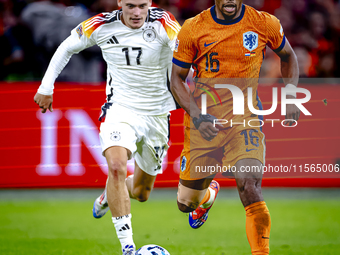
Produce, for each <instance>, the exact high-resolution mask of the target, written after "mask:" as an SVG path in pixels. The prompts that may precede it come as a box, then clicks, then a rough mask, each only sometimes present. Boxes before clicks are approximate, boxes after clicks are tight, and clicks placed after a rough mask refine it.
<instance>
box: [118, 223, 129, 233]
mask: <svg viewBox="0 0 340 255" xmlns="http://www.w3.org/2000/svg"><path fill="white" fill-rule="evenodd" d="M129 229H130V227H129V225H128V224H125V225H124V226H123V227H121V228H120V229H119V231H123V230H129Z"/></svg>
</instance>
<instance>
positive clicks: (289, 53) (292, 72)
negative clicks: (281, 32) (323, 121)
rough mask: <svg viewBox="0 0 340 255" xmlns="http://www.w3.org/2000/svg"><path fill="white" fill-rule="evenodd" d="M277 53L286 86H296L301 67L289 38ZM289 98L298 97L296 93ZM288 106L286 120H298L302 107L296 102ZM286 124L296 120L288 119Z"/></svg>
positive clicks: (291, 123)
mask: <svg viewBox="0 0 340 255" xmlns="http://www.w3.org/2000/svg"><path fill="white" fill-rule="evenodd" d="M276 54H277V55H278V56H279V57H280V60H281V74H282V79H283V82H284V83H285V84H286V87H287V86H288V87H290V86H295V87H296V86H297V84H298V82H299V67H298V62H297V57H296V55H295V52H294V50H293V48H292V46H291V45H290V43H289V41H288V40H287V39H286V42H285V45H284V47H283V48H282V50H280V51H279V52H276ZM287 98H288V99H292V98H296V95H287ZM286 107H287V108H286V120H288V119H293V120H296V121H297V120H298V119H299V117H300V109H299V108H298V107H297V106H296V105H295V104H287V106H286ZM286 124H288V125H290V126H291V125H293V124H294V122H293V121H286Z"/></svg>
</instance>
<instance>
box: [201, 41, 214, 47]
mask: <svg viewBox="0 0 340 255" xmlns="http://www.w3.org/2000/svg"><path fill="white" fill-rule="evenodd" d="M215 42H217V41H215ZM215 42H212V43H209V44H207V43H206V42H205V43H204V47H208V46H210V45H212V44H214V43H215Z"/></svg>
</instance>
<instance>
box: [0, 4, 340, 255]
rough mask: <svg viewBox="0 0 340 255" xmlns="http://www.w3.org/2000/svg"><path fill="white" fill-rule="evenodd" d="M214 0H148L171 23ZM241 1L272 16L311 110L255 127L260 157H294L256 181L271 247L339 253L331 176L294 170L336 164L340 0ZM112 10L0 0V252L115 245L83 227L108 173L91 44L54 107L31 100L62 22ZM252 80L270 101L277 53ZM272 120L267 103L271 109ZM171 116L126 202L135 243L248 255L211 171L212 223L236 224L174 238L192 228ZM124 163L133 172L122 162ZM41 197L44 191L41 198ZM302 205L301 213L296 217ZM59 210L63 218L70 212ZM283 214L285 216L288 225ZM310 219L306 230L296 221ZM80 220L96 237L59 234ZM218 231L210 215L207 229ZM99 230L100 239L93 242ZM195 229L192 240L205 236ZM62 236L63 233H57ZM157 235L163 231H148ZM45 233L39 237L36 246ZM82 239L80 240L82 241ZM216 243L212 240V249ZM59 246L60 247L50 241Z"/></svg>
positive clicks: (238, 209) (69, 70)
mask: <svg viewBox="0 0 340 255" xmlns="http://www.w3.org/2000/svg"><path fill="white" fill-rule="evenodd" d="M213 3H214V1H213V0H206V1H202V0H196V1H189V0H164V1H163V0H158V1H155V0H154V1H153V4H154V6H159V7H161V8H164V9H166V10H169V11H171V12H172V13H173V14H174V15H175V17H176V18H177V19H178V21H179V23H180V24H183V22H184V20H185V19H187V18H190V17H192V16H194V15H196V14H198V13H199V12H200V11H202V10H204V9H206V8H208V7H210V6H211V5H213ZM244 3H245V4H248V5H251V6H253V7H255V8H257V9H258V10H263V11H267V12H269V13H271V14H274V15H276V16H277V17H278V18H279V19H280V21H281V23H282V26H283V28H284V32H285V34H286V36H287V38H288V39H289V41H290V43H291V44H292V46H293V48H294V50H295V52H296V54H297V57H298V61H299V68H300V77H301V85H300V86H301V87H304V88H307V89H308V90H309V91H310V92H311V95H312V99H311V100H310V101H309V102H308V103H307V104H305V106H306V108H307V109H308V110H309V111H310V112H311V113H312V116H304V115H302V116H301V120H300V121H299V124H298V126H297V127H295V128H284V127H282V126H281V125H280V123H279V122H277V123H275V127H271V122H270V121H267V122H266V124H265V126H264V132H265V134H266V138H267V158H266V163H267V164H270V165H272V166H280V165H282V166H287V167H289V166H294V165H295V166H296V169H297V171H296V172H290V173H281V174H278V173H274V174H265V178H264V180H263V186H264V187H265V191H264V196H265V198H269V199H268V200H269V202H268V203H269V208H270V210H271V213H272V217H273V219H274V220H276V224H274V226H273V232H272V233H273V235H274V237H275V238H277V239H276V241H274V237H273V242H272V251H273V254H340V239H339V238H340V231H339V229H340V221H339V219H338V217H336V216H335V215H338V213H339V208H340V203H339V202H340V201H339V198H340V190H339V189H338V188H339V187H340V178H339V177H340V173H339V172H336V171H335V170H334V171H332V172H331V171H326V172H325V173H316V172H309V173H301V172H299V170H300V168H299V167H300V166H302V168H304V167H305V164H309V165H311V164H322V165H326V166H330V165H332V166H333V167H334V166H335V165H336V164H339V163H340V148H339V141H340V135H339V131H340V113H339V110H338V109H340V86H339V85H340V82H339V79H340V55H339V53H340V49H339V47H340V1H338V0H282V1H281V0H244ZM116 8H117V5H116V0H97V1H94V0H85V1H74V0H55V1H28V0H0V48H1V51H0V106H1V107H0V119H1V122H0V138H1V139H0V152H1V156H0V157H1V163H0V211H1V212H2V213H1V214H0V216H1V217H0V218H1V220H2V223H1V224H0V243H2V244H4V246H3V245H0V254H108V253H107V252H109V251H110V250H112V249H118V248H119V244H118V243H117V242H116V243H115V241H114V240H113V239H114V238H113V237H114V233H113V231H112V229H113V228H112V226H111V225H110V223H109V222H108V221H109V217H107V219H106V220H105V221H102V222H101V223H98V222H95V223H93V221H92V219H91V218H90V217H91V214H90V210H91V207H92V201H93V199H94V198H95V197H96V196H97V195H98V194H100V190H98V189H96V188H100V189H101V188H103V187H104V185H105V180H106V173H107V167H106V164H105V160H104V158H103V157H102V156H101V154H100V146H99V138H98V130H99V129H98V128H99V124H100V123H99V122H98V120H97V119H98V115H99V111H100V106H101V105H102V104H103V103H104V101H105V77H106V66H105V63H104V61H103V59H102V56H101V53H100V49H99V48H98V47H96V46H94V47H92V48H89V49H87V50H85V51H83V52H81V53H80V54H77V55H74V56H73V57H72V58H71V61H70V62H69V64H68V65H67V66H66V68H65V69H64V71H63V72H62V73H61V75H60V76H59V78H58V80H57V84H56V86H55V87H56V89H55V95H54V112H53V113H46V114H45V115H42V114H41V113H40V112H39V109H38V108H37V107H36V105H35V104H34V102H33V96H34V94H35V92H36V90H37V88H38V86H39V81H40V80H41V78H42V76H43V74H44V72H45V70H46V68H47V65H48V63H49V60H50V59H51V57H52V55H53V53H54V51H55V50H56V48H57V47H58V45H59V44H60V43H61V42H62V41H63V40H64V39H65V38H66V37H67V36H68V35H69V33H70V31H71V29H73V28H74V27H75V26H77V25H78V24H79V23H80V22H82V21H83V20H86V19H87V18H89V17H91V16H93V15H95V14H97V13H99V12H103V11H112V10H113V9H116ZM261 78H263V79H261V83H262V84H261V86H260V88H259V95H260V97H261V100H262V102H263V104H264V107H265V108H266V106H267V107H268V108H269V107H270V105H271V89H272V87H273V86H276V87H279V86H282V83H281V80H280V67H279V60H278V57H277V56H276V55H275V54H274V53H273V52H272V51H271V50H268V51H267V52H266V57H265V61H264V64H263V67H262V69H261ZM325 99H326V101H325ZM280 118H281V119H282V117H281V116H280V114H279V111H278V110H277V111H276V112H275V113H274V114H273V115H271V116H270V119H280ZM268 119H269V116H268ZM182 120H183V111H182V110H177V111H174V112H173V113H172V116H171V124H172V125H171V147H170V149H169V153H168V156H167V158H166V160H165V162H164V165H163V167H164V170H165V171H164V174H162V175H160V176H159V177H158V178H157V181H156V184H155V187H156V190H155V191H154V193H155V195H154V196H152V197H151V201H150V202H148V203H147V204H145V205H144V204H143V205H140V204H137V203H133V210H135V211H136V212H137V211H138V212H141V213H140V215H139V216H137V215H138V213H135V214H134V221H133V224H135V225H134V226H136V227H135V228H136V230H135V236H136V238H137V243H138V244H139V245H143V244H146V243H149V242H151V243H157V244H161V245H164V246H165V247H166V248H168V247H169V246H170V248H169V250H170V251H173V254H249V248H248V244H247V241H246V237H245V233H244V232H245V231H244V218H243V216H244V213H243V211H242V210H243V209H242V206H241V204H240V202H239V201H238V198H237V194H235V187H234V186H235V182H234V180H232V179H226V178H224V179H222V178H221V179H219V181H220V183H221V184H222V186H223V187H224V189H223V192H222V194H221V195H220V198H219V199H221V202H220V203H219V204H216V207H217V208H216V210H215V211H216V212H215V213H216V217H217V218H218V217H220V218H219V219H221V217H223V215H224V213H229V214H230V215H231V217H236V218H234V219H235V222H237V227H236V223H235V224H234V223H232V222H231V221H233V218H231V219H228V220H226V221H225V225H226V226H228V225H230V228H229V231H231V232H232V234H231V233H229V235H228V234H227V233H226V234H225V236H224V237H223V236H222V237H218V238H217V237H215V238H216V239H214V238H210V239H209V238H207V237H206V238H202V237H200V238H201V239H198V240H196V241H197V243H200V245H199V246H197V247H198V248H197V247H196V248H195V249H193V248H192V246H188V244H189V243H190V241H188V242H183V240H184V239H185V238H187V236H190V235H192V234H191V233H192V232H190V230H188V228H187V226H186V225H185V227H183V228H185V230H184V231H182V230H181V229H182V228H181V227H180V225H181V224H186V218H185V217H186V216H185V215H182V214H180V213H179V212H177V211H176V210H177V208H176V202H175V200H176V194H175V193H176V191H175V187H176V186H177V183H178V174H179V171H180V170H179V168H180V167H179V156H180V152H181V150H182V147H183V145H182V142H183V126H182ZM328 168H329V167H328ZM128 170H129V174H131V173H133V162H130V165H129V169H128ZM282 187H284V188H282ZM37 188H39V189H37ZM50 188H53V190H50ZM62 188H68V189H67V190H64V189H62ZM75 188H77V189H75ZM78 188H81V189H80V190H79V189H78ZM161 188H163V189H161ZM164 188H171V189H164ZM269 188H270V189H269ZM310 188H312V189H310ZM320 188H321V189H320ZM46 189H49V190H46ZM82 193H83V195H79V194H82ZM42 194H46V195H45V196H43V198H42V197H41V196H42ZM58 194H59V195H58ZM301 194H302V195H301ZM162 203H164V204H162ZM74 205H75V206H74ZM162 206H164V208H163V207H162ZM37 208H39V209H37ZM42 208H43V209H42ZM58 208H59V209H58ZM160 208H162V209H160ZM288 208H290V210H288ZM149 210H150V211H159V210H162V211H163V210H166V211H167V212H168V211H170V212H173V213H174V214H175V215H176V217H177V218H176V217H175V218H176V219H174V221H173V222H172V221H170V223H169V224H168V225H167V224H164V229H163V230H159V229H157V230H155V228H154V227H153V226H157V225H161V224H163V223H162V221H161V219H162V217H159V219H158V217H156V218H157V219H156V218H153V217H150V215H149V212H150V211H149ZM307 211H308V217H307V216H306V215H305V214H303V213H305V212H307ZM52 212H53V213H52ZM70 212H74V215H72V216H70ZM133 212H134V211H133ZM302 212H303V213H302ZM159 213H160V214H162V213H163V212H159ZM44 215H45V216H44ZM80 215H81V216H80ZM135 215H136V216H135ZM166 215H167V214H166ZM218 215H220V216H218ZM48 216H49V217H50V218H49V217H48ZM77 216H79V218H77ZM305 216H306V217H305ZM56 217H57V218H58V220H57V222H61V221H63V220H65V219H67V218H69V217H70V219H74V220H67V224H69V225H67V226H68V227H65V225H63V228H66V229H64V230H63V231H61V230H60V228H61V226H60V225H58V224H56V223H53V218H56ZM82 217H83V218H82ZM143 217H144V218H145V219H148V220H150V224H148V227H147V228H146V227H145V225H142V224H140V223H138V222H139V220H138V219H140V220H142V219H144V218H143ZM169 217H172V216H171V215H169ZM77 220H79V222H77ZM280 220H282V221H280ZM49 222H51V225H49ZM88 222H90V223H88ZM285 222H286V223H287V222H290V223H289V224H288V223H287V224H288V229H289V231H288V230H287V224H286V225H285ZM151 223H152V224H151ZM274 223H275V221H274ZM316 223H318V224H317V225H314V228H313V227H307V225H309V224H316ZM44 224H46V228H44V227H43V226H44ZM72 224H73V225H72ZM86 224H88V225H89V231H90V232H91V231H92V233H96V234H97V235H96V236H94V235H85V234H84V233H85V232H88V231H87V230H86V227H82V228H81V230H79V231H78V232H76V231H75V232H72V231H71V230H70V229H72V228H78V227H79V226H80V225H82V226H83V225H86ZM177 224H178V225H177ZM38 225H41V226H40V227H37V226H38ZM98 225H99V226H98ZM207 225H208V224H207ZM275 225H276V226H275ZM174 226H176V227H174ZM219 227H220V226H219V221H218V220H216V221H215V223H211V226H210V227H207V228H209V229H207V231H210V232H213V231H214V230H215V229H216V228H217V229H219ZM101 228H104V229H105V231H107V232H108V233H110V237H105V238H104V239H101V238H100V237H101V236H102V234H103V233H102V232H101ZM235 228H236V230H235ZM34 229H36V230H34ZM67 231H70V232H67ZM162 231H163V232H162ZM220 231H222V229H221V230H220ZM223 231H224V230H223ZM233 231H236V232H233ZM285 231H286V232H285ZM200 233H201V234H200V236H202V234H203V233H204V232H200ZM292 233H295V235H294V234H292ZM68 234H71V237H70V239H67V238H64V237H65V236H66V235H68ZM83 234H84V236H83V237H80V236H79V235H83ZM162 235H163V236H164V235H165V236H167V235H168V236H169V238H170V239H169V238H168V239H167V238H163V239H161V238H156V237H159V236H162ZM203 235H204V234H203ZM289 235H290V236H291V237H290V239H289V238H288V237H287V236H289ZM60 236H62V237H60ZM13 238H14V239H13ZM59 238H60V240H59ZM78 239H79V240H78ZM226 239H227V240H226ZM47 240H48V241H47ZM80 240H81V241H80ZM190 240H191V239H190ZM46 241H47V244H46V245H43V244H41V242H46ZM88 241H89V245H85V243H86V242H88ZM196 241H195V242H196ZM204 241H206V242H204ZM215 241H216V243H217V244H216V245H217V247H214V248H213V249H212V250H211V247H212V246H214V242H215ZM59 242H61V243H62V245H61V248H57V247H58V243H59ZM111 242H114V243H113V244H112V243H111ZM19 243H20V245H19ZM90 244H91V245H93V246H91V245H90ZM1 246H2V248H1ZM75 246H77V247H75ZM176 246H179V247H180V248H179V249H177V248H175V247H176ZM187 246H188V247H189V248H188V247H187ZM21 247H23V248H22V249H21ZM52 247H55V248H52ZM117 247H118V248H117ZM307 247H309V248H308V249H307ZM273 248H274V249H273ZM53 249H54V250H53ZM98 250H101V252H98ZM72 251H74V252H72ZM212 251H213V252H212ZM325 251H326V252H325ZM114 254H115V253H114ZM117 254H118V253H117Z"/></svg>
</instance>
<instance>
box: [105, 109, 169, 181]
mask: <svg viewBox="0 0 340 255" xmlns="http://www.w3.org/2000/svg"><path fill="white" fill-rule="evenodd" d="M169 115H170V114H169V113H165V114H163V115H157V116H155V115H141V114H137V113H135V112H133V111H131V110H130V109H128V108H126V107H123V106H121V105H119V104H113V105H112V106H111V107H110V108H109V109H108V110H107V112H106V118H105V122H102V123H101V125H100V133H99V137H100V143H101V147H102V153H103V155H104V151H105V150H106V149H108V148H109V147H112V146H121V147H124V148H126V149H128V150H129V151H130V152H131V158H132V157H133V158H134V159H135V161H136V162H137V164H138V166H139V167H140V168H141V169H142V170H143V171H144V172H146V173H148V174H150V175H153V176H156V175H157V174H159V173H162V161H163V159H164V157H165V155H166V152H167V150H168V148H169V146H168V140H169ZM129 159H130V158H129Z"/></svg>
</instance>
